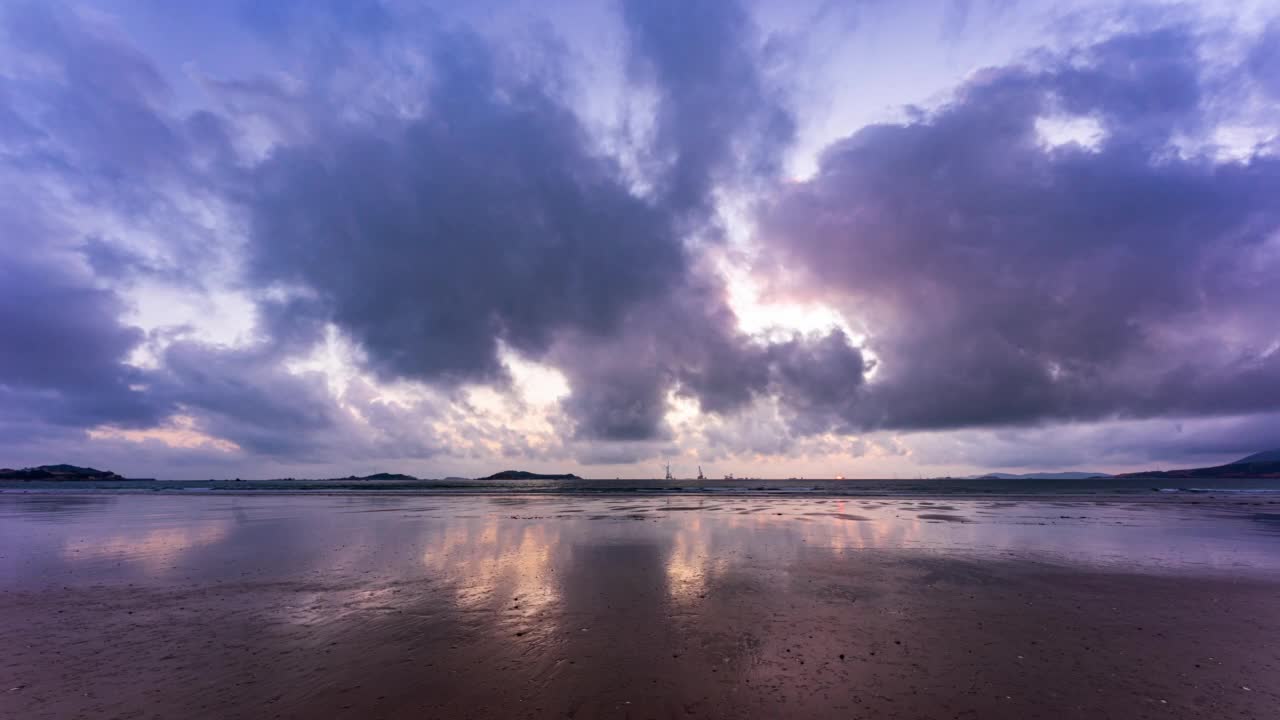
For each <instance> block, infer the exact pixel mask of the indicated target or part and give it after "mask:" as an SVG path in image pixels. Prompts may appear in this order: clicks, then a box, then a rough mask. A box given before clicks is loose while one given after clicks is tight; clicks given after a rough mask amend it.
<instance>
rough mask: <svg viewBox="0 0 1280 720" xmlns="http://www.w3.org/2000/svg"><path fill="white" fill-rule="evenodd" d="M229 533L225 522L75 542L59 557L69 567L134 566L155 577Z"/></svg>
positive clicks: (83, 539)
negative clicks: (85, 564) (98, 564)
mask: <svg viewBox="0 0 1280 720" xmlns="http://www.w3.org/2000/svg"><path fill="white" fill-rule="evenodd" d="M230 529H231V528H230V523H229V522H227V521H225V520H218V521H208V522H202V523H199V524H196V525H192V526H188V527H170V528H158V529H155V530H150V531H146V532H122V533H118V534H113V535H108V536H106V537H102V538H77V539H74V540H67V541H65V542H64V544H63V546H62V557H63V559H65V560H66V561H68V562H71V563H81V562H128V563H137V564H138V565H140V566H141V567H142V569H143V570H144V571H145V572H146V573H147V574H149V575H155V574H159V573H161V572H163V571H164V570H166V569H168V568H170V567H172V566H173V565H174V563H175V562H177V561H178V559H179V558H180V557H181V556H182V555H183V554H184V553H187V552H189V551H191V550H193V549H196V548H199V547H204V546H206V545H211V544H213V543H216V542H219V541H221V540H223V539H225V538H226V537H227V536H228V534H229V533H230Z"/></svg>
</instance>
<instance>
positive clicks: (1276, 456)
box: [1231, 450, 1280, 465]
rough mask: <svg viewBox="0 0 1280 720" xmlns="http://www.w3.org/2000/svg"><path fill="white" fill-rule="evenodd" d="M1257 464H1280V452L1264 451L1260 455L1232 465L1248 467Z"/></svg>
mask: <svg viewBox="0 0 1280 720" xmlns="http://www.w3.org/2000/svg"><path fill="white" fill-rule="evenodd" d="M1257 462H1280V450H1264V451H1263V452H1260V453H1254V454H1252V455H1250V456H1248V457H1242V458H1240V459H1239V460H1237V461H1235V462H1233V463H1231V464H1232V465H1247V464H1249V463H1257Z"/></svg>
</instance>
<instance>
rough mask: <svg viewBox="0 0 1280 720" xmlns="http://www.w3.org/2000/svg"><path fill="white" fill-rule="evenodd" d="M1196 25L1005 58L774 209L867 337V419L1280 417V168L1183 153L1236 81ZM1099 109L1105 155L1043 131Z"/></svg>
mask: <svg viewBox="0 0 1280 720" xmlns="http://www.w3.org/2000/svg"><path fill="white" fill-rule="evenodd" d="M1201 67H1202V63H1201V61H1200V59H1199V45H1198V39H1197V37H1196V36H1195V34H1194V33H1193V32H1191V31H1189V30H1188V29H1186V28H1181V27H1174V28H1166V29H1159V30H1154V31H1150V32H1143V33H1134V34H1127V35H1121V36H1118V37H1114V38H1111V39H1108V40H1105V41H1103V42H1100V43H1098V44H1095V45H1093V46H1091V47H1088V48H1085V49H1082V50H1077V51H1074V52H1071V53H1068V54H1065V55H1060V56H1046V57H1041V58H1040V59H1038V60H1036V61H1034V62H1031V63H1028V64H1024V65H1016V66H1010V67H1003V68H991V69H988V70H985V71H983V72H981V73H979V74H977V75H976V76H975V77H974V79H972V80H971V81H970V82H968V83H967V84H966V85H965V86H963V87H962V88H960V89H959V91H958V92H957V93H956V96H955V98H954V100H952V101H951V102H950V103H948V104H946V105H944V106H943V107H941V108H939V109H938V110H937V111H935V112H932V113H929V114H927V115H925V116H923V117H920V118H919V119H917V120H914V121H911V122H908V123H906V124H884V125H875V126H870V127H867V128H863V129H862V130H859V131H858V132H856V133H854V134H853V135H851V136H849V137H847V138H845V139H843V140H841V141H839V142H837V143H835V144H833V145H831V146H830V147H828V148H827V149H826V151H825V153H824V154H823V157H822V161H821V166H820V169H819V171H818V173H817V174H816V175H815V176H814V177H813V178H812V179H810V180H808V181H806V182H803V183H799V184H795V185H792V186H789V187H787V188H785V189H784V190H783V191H782V192H781V193H780V194H779V195H778V196H777V197H776V198H774V199H773V200H772V202H770V203H769V205H768V207H767V209H766V210H765V212H764V213H763V216H762V221H761V239H762V242H763V243H764V244H765V246H766V247H767V248H768V250H769V251H770V252H772V253H773V259H774V261H775V262H777V263H778V264H779V265H780V266H784V267H786V268H787V269H788V270H789V271H790V272H791V273H792V274H793V276H794V278H793V279H794V286H793V288H792V290H793V292H795V293H796V294H812V295H813V296H817V297H820V298H823V299H826V300H828V301H834V302H837V303H838V304H839V305H840V307H841V308H842V309H843V310H844V311H845V313H846V314H847V315H848V317H850V318H853V319H856V320H857V321H858V323H859V324H860V325H861V327H862V328H863V329H864V330H865V331H866V332H867V334H868V341H867V345H866V348H867V349H868V350H869V351H870V352H872V353H873V354H874V356H875V358H877V361H878V366H877V371H876V375H875V377H874V379H873V380H872V381H871V382H869V383H867V384H865V386H863V387H862V388H861V390H860V393H859V397H858V398H857V400H856V401H853V402H849V403H847V404H845V405H844V406H842V407H841V409H840V414H841V416H842V418H843V419H844V420H845V422H846V423H847V426H848V427H850V428H862V429H868V428H908V429H910V428H959V427H969V426H982V425H1011V424H1028V423H1041V422H1046V421H1055V420H1056V421H1061V420H1077V419H1093V418H1106V417H1113V416H1119V417H1158V416H1166V415H1198V414H1218V413H1242V412H1257V411H1267V410H1275V409H1276V408H1277V406H1278V402H1277V398H1280V353H1277V341H1278V340H1280V335H1277V326H1276V324H1275V322H1274V316H1273V311H1272V310H1271V309H1269V308H1273V307H1275V306H1277V303H1280V286H1278V285H1276V284H1275V283H1274V282H1271V281H1270V280H1269V278H1274V277H1277V276H1280V252H1278V250H1280V248H1278V247H1277V244H1276V237H1277V235H1276V233H1277V230H1280V210H1277V205H1276V204H1275V202H1274V199H1275V196H1276V194H1277V191H1278V190H1280V158H1277V157H1275V156H1273V155H1266V154H1255V155H1253V156H1251V157H1248V158H1246V159H1244V160H1241V161H1228V160H1221V159H1218V158H1215V157H1213V156H1210V155H1206V154H1199V153H1196V152H1182V151H1179V149H1178V143H1179V141H1180V140H1182V139H1184V138H1186V137H1188V136H1195V135H1196V134H1198V133H1203V132H1205V131H1207V127H1206V122H1205V117H1204V112H1205V111H1206V108H1208V107H1209V106H1211V105H1212V102H1213V100H1214V99H1215V96H1214V93H1215V92H1216V91H1217V88H1216V87H1214V86H1213V85H1212V84H1211V83H1208V82H1206V80H1205V79H1204V77H1203V76H1202V73H1201V71H1200V69H1201ZM1057 116H1067V117H1087V118H1091V119H1093V120H1095V121H1096V122H1097V123H1098V124H1099V126H1100V127H1101V129H1102V131H1103V135H1102V137H1101V138H1100V139H1099V140H1098V142H1097V145H1096V146H1094V147H1086V146H1083V145H1081V144H1079V143H1073V142H1065V143H1060V142H1045V138H1043V137H1042V136H1041V134H1040V131H1039V130H1038V125H1037V121H1038V120H1041V119H1043V118H1046V117H1057Z"/></svg>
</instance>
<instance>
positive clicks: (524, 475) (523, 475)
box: [480, 470, 582, 480]
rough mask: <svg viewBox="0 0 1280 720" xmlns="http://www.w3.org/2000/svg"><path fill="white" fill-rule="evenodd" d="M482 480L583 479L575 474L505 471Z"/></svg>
mask: <svg viewBox="0 0 1280 720" xmlns="http://www.w3.org/2000/svg"><path fill="white" fill-rule="evenodd" d="M480 479H481V480H581V479H582V478H580V477H578V476H577V475H573V474H565V475H543V474H541V473H531V472H525V471H524V470H503V471H502V472H499V473H494V474H492V475H490V476H489V477H483V478H480Z"/></svg>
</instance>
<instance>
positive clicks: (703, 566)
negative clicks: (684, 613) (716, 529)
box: [665, 514, 729, 607]
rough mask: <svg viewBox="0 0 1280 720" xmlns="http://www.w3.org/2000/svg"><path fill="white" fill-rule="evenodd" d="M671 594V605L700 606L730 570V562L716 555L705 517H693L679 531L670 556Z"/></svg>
mask: <svg viewBox="0 0 1280 720" xmlns="http://www.w3.org/2000/svg"><path fill="white" fill-rule="evenodd" d="M665 567H666V573H667V593H668V594H669V596H670V600H671V602H673V603H675V604H676V605H680V606H684V607H688V606H692V605H696V604H697V601H698V599H699V598H700V597H702V596H703V595H705V594H706V592H707V588H708V587H710V585H711V583H712V582H713V581H714V580H715V578H716V577H718V576H719V575H721V574H723V573H725V572H727V571H728V569H729V561H728V558H726V557H724V556H716V555H714V554H713V551H712V546H711V537H710V535H709V533H708V531H707V529H706V528H705V527H704V524H703V517H702V515H700V514H699V515H692V516H687V517H686V518H685V522H683V523H681V524H680V527H679V528H677V529H676V530H675V534H674V535H673V536H672V539H671V550H670V552H669V553H668V555H667V562H666V566H665Z"/></svg>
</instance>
